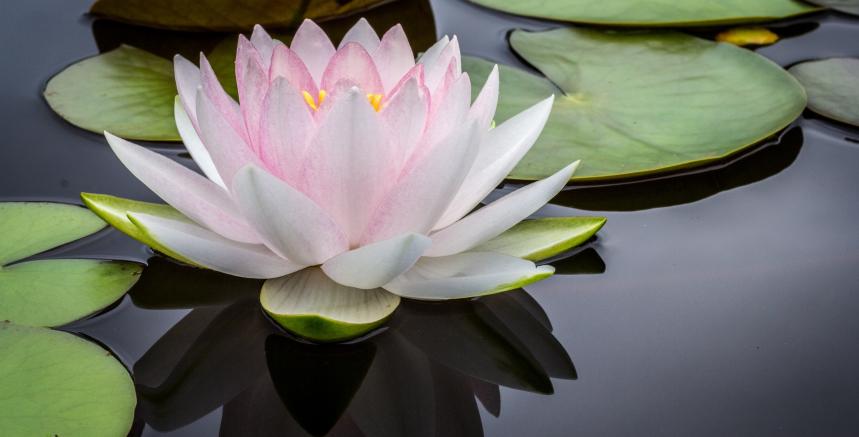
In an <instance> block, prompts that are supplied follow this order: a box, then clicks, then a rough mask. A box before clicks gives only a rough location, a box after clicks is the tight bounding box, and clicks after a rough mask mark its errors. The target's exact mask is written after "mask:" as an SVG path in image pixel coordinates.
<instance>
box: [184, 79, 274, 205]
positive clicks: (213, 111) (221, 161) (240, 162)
mask: <svg viewBox="0 0 859 437" xmlns="http://www.w3.org/2000/svg"><path fill="white" fill-rule="evenodd" d="M197 118H198V122H199V123H200V133H201V137H202V140H203V144H205V145H206V150H208V151H209V155H210V156H211V157H212V162H214V163H215V167H216V168H217V169H218V174H219V175H221V179H223V181H224V183H225V184H226V185H227V186H228V187H229V186H231V185H232V180H233V175H235V174H236V172H237V171H239V169H240V168H242V167H244V166H246V165H248V164H256V165H259V166H263V163H262V160H260V158H259V157H258V156H257V155H256V154H255V153H254V151H253V150H251V148H250V146H248V144H247V143H246V142H245V140H244V139H243V138H241V137H240V136H239V134H237V133H236V131H235V130H233V129H232V128H231V127H230V125H229V123H227V121H226V120H224V117H223V114H222V113H221V112H219V111H218V109H217V107H216V106H215V105H214V104H213V103H212V101H211V100H209V98H208V96H206V94H204V93H202V92H200V93H197ZM168 203H169V202H168Z"/></svg>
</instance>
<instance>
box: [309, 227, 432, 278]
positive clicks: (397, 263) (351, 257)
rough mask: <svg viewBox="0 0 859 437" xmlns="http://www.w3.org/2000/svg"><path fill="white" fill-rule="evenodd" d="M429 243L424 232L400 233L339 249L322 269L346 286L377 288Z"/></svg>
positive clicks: (400, 271)
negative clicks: (380, 239) (347, 249)
mask: <svg viewBox="0 0 859 437" xmlns="http://www.w3.org/2000/svg"><path fill="white" fill-rule="evenodd" d="M431 243H432V240H430V239H429V237H427V236H425V235H419V234H404V235H400V236H397V237H394V238H391V239H389V240H384V241H379V242H377V243H373V244H368V245H366V246H362V247H359V248H357V249H354V250H350V251H349V252H344V253H341V254H340V255H337V256H335V257H334V258H331V259H330V260H328V261H327V262H326V263H325V264H323V265H322V270H323V271H324V272H325V274H326V275H328V276H329V277H330V278H331V279H333V280H335V281H337V282H338V283H340V284H343V285H347V286H349V287H355V288H363V289H370V288H377V287H381V286H382V285H385V284H387V283H388V282H390V281H391V280H392V279H394V278H396V277H397V276H399V275H401V274H402V273H403V272H405V271H406V270H408V269H410V268H411V267H412V266H413V265H414V264H415V262H416V261H417V260H418V258H420V257H421V255H422V254H423V253H424V251H425V250H427V248H429V246H430V244H431Z"/></svg>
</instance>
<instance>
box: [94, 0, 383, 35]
mask: <svg viewBox="0 0 859 437" xmlns="http://www.w3.org/2000/svg"><path fill="white" fill-rule="evenodd" d="M384 1H385V0H351V1H347V2H344V1H342V0H309V1H297V0H198V1H187V0H97V1H96V2H95V3H94V4H93V5H92V8H91V9H90V12H91V13H93V14H96V15H101V16H105V17H108V18H112V19H114V20H118V21H125V22H129V23H134V24H139V25H143V26H150V27H159V28H166V29H179V30H215V31H226V32H230V31H232V32H242V31H247V30H250V29H251V28H252V27H253V26H254V25H255V24H260V25H262V26H265V27H273V28H277V27H293V26H296V25H297V24H299V23H301V20H302V19H304V18H311V19H314V20H318V21H322V20H326V19H331V18H336V17H339V16H343V15H347V14H351V13H355V12H360V11H363V10H365V9H368V8H371V7H373V6H375V5H376V4H379V3H382V2H384Z"/></svg>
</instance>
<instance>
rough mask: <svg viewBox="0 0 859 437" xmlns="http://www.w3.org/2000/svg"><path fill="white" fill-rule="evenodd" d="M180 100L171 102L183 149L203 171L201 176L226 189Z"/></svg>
mask: <svg viewBox="0 0 859 437" xmlns="http://www.w3.org/2000/svg"><path fill="white" fill-rule="evenodd" d="M181 100H182V99H181V98H179V97H177V98H176V99H174V101H173V117H174V118H175V119H176V129H178V130H179V136H181V137H182V142H183V143H185V148H186V149H188V153H190V154H191V158H194V162H196V163H197V165H198V166H199V167H200V170H202V171H203V174H205V175H206V177H207V178H209V180H210V181H212V182H214V183H216V184H218V185H220V186H221V187H222V188H227V187H226V185H224V181H223V179H221V175H219V174H218V169H216V168H215V163H214V162H212V157H211V156H209V151H208V150H206V146H204V145H203V141H202V140H200V136H199V135H198V134H197V129H196V128H195V127H194V124H193V123H192V122H191V118H190V117H188V114H187V113H186V112H185V108H183V107H182V102H181Z"/></svg>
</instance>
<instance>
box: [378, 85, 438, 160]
mask: <svg viewBox="0 0 859 437" xmlns="http://www.w3.org/2000/svg"><path fill="white" fill-rule="evenodd" d="M429 106H430V96H429V90H427V89H426V87H424V86H422V85H420V83H419V82H418V79H417V78H412V79H411V80H409V81H408V82H406V84H405V85H404V86H403V87H402V88H400V89H399V90H398V91H397V93H396V94H394V95H393V96H391V98H390V99H388V100H387V101H386V102H385V103H384V104H383V106H382V111H381V112H380V114H381V116H382V122H383V123H384V125H385V128H386V129H387V132H388V137H389V138H394V139H396V145H397V149H398V152H399V153H398V155H399V159H398V160H397V162H396V164H400V163H402V162H404V161H405V159H406V158H407V157H408V156H411V154H412V151H413V150H414V149H415V147H416V146H417V144H418V142H419V141H420V140H421V138H422V137H423V134H424V129H425V127H426V123H427V118H428V117H429V110H430V108H429Z"/></svg>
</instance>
